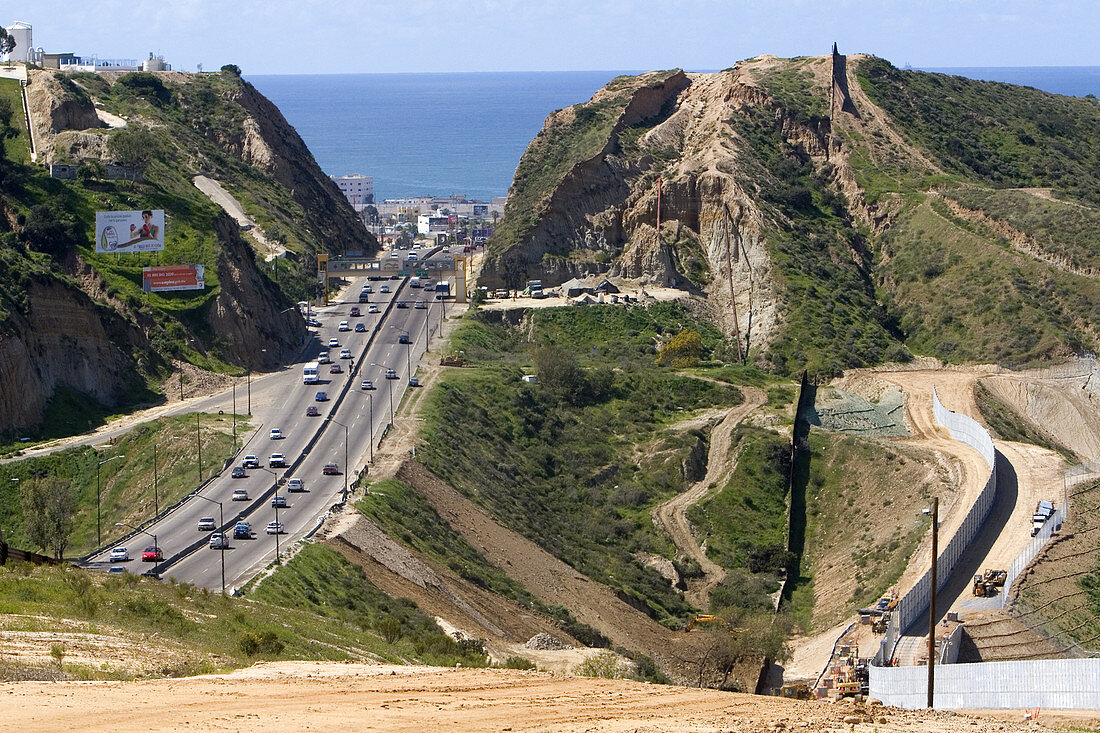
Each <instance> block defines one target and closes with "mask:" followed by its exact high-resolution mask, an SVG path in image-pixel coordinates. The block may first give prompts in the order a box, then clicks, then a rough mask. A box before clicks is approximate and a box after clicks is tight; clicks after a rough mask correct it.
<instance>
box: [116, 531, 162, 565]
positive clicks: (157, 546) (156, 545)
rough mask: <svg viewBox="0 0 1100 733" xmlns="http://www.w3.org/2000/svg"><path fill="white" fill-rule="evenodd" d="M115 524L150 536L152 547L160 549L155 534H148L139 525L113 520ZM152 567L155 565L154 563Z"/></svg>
mask: <svg viewBox="0 0 1100 733" xmlns="http://www.w3.org/2000/svg"><path fill="white" fill-rule="evenodd" d="M115 526H116V527H129V528H130V529H132V530H134V531H135V532H141V533H142V534H143V535H146V536H148V537H152V538H153V547H155V548H157V549H158V550H159V549H160V545H158V544H157V536H156V535H155V534H149V533H148V532H146V531H145V530H144V529H142V528H141V527H135V526H134V525H132V524H128V523H126V522H115ZM153 567H156V565H154V566H153Z"/></svg>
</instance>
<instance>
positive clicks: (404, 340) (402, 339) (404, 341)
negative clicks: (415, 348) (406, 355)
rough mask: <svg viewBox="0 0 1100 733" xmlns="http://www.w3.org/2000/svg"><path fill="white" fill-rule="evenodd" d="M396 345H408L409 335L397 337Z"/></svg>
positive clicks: (404, 334)
mask: <svg viewBox="0 0 1100 733" xmlns="http://www.w3.org/2000/svg"><path fill="white" fill-rule="evenodd" d="M397 343H399V344H407V343H409V334H407V333H403V334H401V335H400V336H398V337H397Z"/></svg>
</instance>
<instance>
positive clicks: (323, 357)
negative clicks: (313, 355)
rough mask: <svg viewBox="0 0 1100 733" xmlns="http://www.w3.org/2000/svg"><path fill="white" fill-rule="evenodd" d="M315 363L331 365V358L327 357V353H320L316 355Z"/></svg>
mask: <svg viewBox="0 0 1100 733" xmlns="http://www.w3.org/2000/svg"><path fill="white" fill-rule="evenodd" d="M317 363H318V364H331V363H332V358H331V357H330V356H329V355H328V352H327V351H322V352H321V353H320V354H318V355H317Z"/></svg>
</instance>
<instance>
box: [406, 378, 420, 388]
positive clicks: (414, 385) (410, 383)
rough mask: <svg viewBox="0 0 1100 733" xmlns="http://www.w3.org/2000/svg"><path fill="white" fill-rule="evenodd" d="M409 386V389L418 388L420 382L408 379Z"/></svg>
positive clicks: (415, 379)
mask: <svg viewBox="0 0 1100 733" xmlns="http://www.w3.org/2000/svg"><path fill="white" fill-rule="evenodd" d="M409 386H410V387H419V386H420V380H419V379H417V378H416V377H409Z"/></svg>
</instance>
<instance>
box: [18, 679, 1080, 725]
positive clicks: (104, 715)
mask: <svg viewBox="0 0 1100 733" xmlns="http://www.w3.org/2000/svg"><path fill="white" fill-rule="evenodd" d="M0 695H2V696H3V699H4V706H3V708H0V728H3V729H5V730H8V729H10V730H31V729H34V730H82V731H99V730H103V731H112V733H115V732H118V731H149V730H180V729H184V728H186V729H187V730H227V729H232V730H242V729H259V730H276V729H277V730H365V729H369V730H386V731H394V732H395V733H401V732H408V733H421V732H422V731H424V730H446V731H449V732H450V733H467V732H469V733H473V732H474V731H477V733H482V731H500V730H507V731H515V732H516V733H521V732H523V731H531V732H534V731H539V732H540V733H541V732H543V731H554V732H555V733H581V732H582V731H585V732H591V733H612V732H615V733H625V732H626V731H639V732H640V731H645V732H647V733H656V732H657V731H660V732H661V733H718V732H719V731H734V730H735V731H741V732H742V733H765V732H772V731H786V730H794V731H808V732H810V731H841V730H860V731H870V730H875V729H879V730H891V731H897V730H905V731H911V732H912V733H933V732H935V733H962V732H963V731H966V732H967V733H969V732H970V731H979V730H1000V731H1005V733H1016V732H1017V731H1019V732H1023V731H1044V730H1053V728H1051V727H1048V725H1047V724H1046V723H1047V720H1046V718H1047V717H1048V714H1047V713H1046V711H1044V713H1043V718H1044V720H1043V722H1042V723H1036V722H1030V723H1024V722H1022V717H1023V716H1022V715H1021V714H1020V713H1019V712H1011V711H1003V712H998V713H987V714H984V715H978V714H955V713H945V712H929V711H924V710H912V711H910V710H899V709H897V708H883V707H881V706H877V705H867V704H856V703H849V702H843V703H835V704H833V703H814V702H807V701H800V700H785V699H782V698H776V697H759V696H755V695H744V694H738V693H731V692H720V691H718V690H709V689H698V688H689V687H674V686H670V685H648V684H644V683H639V682H628V681H624V680H603V679H588V678H583V677H564V676H561V675H555V674H549V673H541V672H518V671H514V670H501V669H442V668H432V667H401V666H397V665H383V664H378V665H370V664H341V663H333V662H279V663H269V664H258V665H256V666H254V667H251V668H249V669H245V670H239V671H237V672H233V673H231V674H227V675H209V676H203V677H190V678H186V679H165V680H154V681H148V682H59V683H49V684H43V683H33V682H23V683H6V684H2V685H0ZM166 700H170V701H171V704H165V701H166ZM1095 718H1096V716H1095V715H1094V714H1093V715H1088V714H1080V715H1077V716H1075V717H1074V718H1073V719H1072V722H1074V723H1075V724H1077V725H1095V724H1096V723H1095ZM1049 722H1050V723H1057V722H1059V721H1058V720H1055V719H1053V718H1051V719H1050V721H1049ZM1067 722H1068V721H1067Z"/></svg>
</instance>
